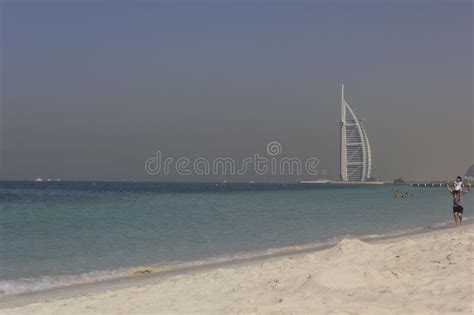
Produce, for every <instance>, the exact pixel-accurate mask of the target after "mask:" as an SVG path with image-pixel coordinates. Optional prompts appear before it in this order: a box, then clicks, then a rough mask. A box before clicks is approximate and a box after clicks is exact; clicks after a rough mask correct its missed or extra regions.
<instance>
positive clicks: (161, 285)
mask: <svg viewBox="0 0 474 315" xmlns="http://www.w3.org/2000/svg"><path fill="white" fill-rule="evenodd" d="M473 239H474V225H472V224H468V225H465V226H462V227H460V228H449V229H442V230H436V231H432V232H428V233H423V234H417V235H408V236H403V237H398V238H394V239H389V240H384V241H378V242H375V243H370V244H368V243H365V242H362V241H359V240H356V239H345V240H343V241H341V242H340V243H339V244H338V245H337V246H335V247H333V248H330V249H327V250H322V251H317V252H311V253H301V254H294V255H288V256H284V257H273V258H270V259H266V260H262V261H256V262H255V261H254V262H250V263H248V264H244V265H235V266H226V267H224V268H216V269H213V270H201V271H196V272H190V273H186V274H183V275H174V276H171V277H162V278H160V277H157V278H156V279H154V280H153V281H152V282H151V283H149V284H146V285H136V286H130V287H127V288H120V289H114V290H107V291H104V292H88V293H86V292H83V293H82V294H80V295H78V296H73V297H69V298H48V299H43V300H41V301H36V302H34V303H32V304H29V305H23V306H20V307H16V308H9V309H0V313H1V314H5V315H7V314H184V313H197V314H235V313H237V314H240V313H241V314H415V313H416V314H451V313H453V314H454V313H455V314H472V313H473V310H474V308H473V301H474V299H473V297H474V291H473V279H474V277H473V275H474V269H473V268H474V261H473V255H472V246H473V245H472V244H473ZM150 277H153V276H152V275H150Z"/></svg>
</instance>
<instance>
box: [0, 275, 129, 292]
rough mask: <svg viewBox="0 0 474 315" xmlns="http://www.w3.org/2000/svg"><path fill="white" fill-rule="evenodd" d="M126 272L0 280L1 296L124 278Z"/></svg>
mask: <svg viewBox="0 0 474 315" xmlns="http://www.w3.org/2000/svg"><path fill="white" fill-rule="evenodd" d="M127 274H128V273H127V271H126V270H121V269H117V270H112V271H92V272H88V273H84V274H80V275H58V276H40V277H32V278H20V279H15V280H0V294H1V295H15V294H25V293H31V292H36V291H43V290H48V289H54V288H58V287H64V286H70V285H75V284H84V283H93V282H98V281H104V280H110V279H115V278H118V277H122V276H126V275H127Z"/></svg>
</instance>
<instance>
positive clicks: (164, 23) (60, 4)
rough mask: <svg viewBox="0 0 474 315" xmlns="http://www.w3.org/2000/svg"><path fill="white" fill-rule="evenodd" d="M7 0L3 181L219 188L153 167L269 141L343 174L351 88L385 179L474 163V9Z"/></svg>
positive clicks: (446, 172)
mask: <svg viewBox="0 0 474 315" xmlns="http://www.w3.org/2000/svg"><path fill="white" fill-rule="evenodd" d="M1 3H2V4H0V8H1V24H0V26H1V41H0V49H1V50H0V53H1V68H0V74H1V110H2V112H1V117H0V124H1V138H2V140H1V142H0V144H1V146H0V147H1V158H0V161H1V164H0V179H32V178H34V177H36V176H40V177H43V178H62V179H73V180H89V179H90V180H190V179H198V180H215V179H219V180H220V179H222V177H190V178H188V177H182V176H181V177H180V176H177V175H175V174H171V175H169V176H162V175H161V176H160V175H156V176H150V175H147V174H146V173H145V171H144V162H145V160H146V159H147V158H148V157H150V156H153V155H154V153H155V152H156V151H157V150H160V151H161V152H162V153H163V155H164V156H173V157H180V156H183V157H188V158H190V159H193V158H196V157H200V156H203V157H207V158H210V159H212V158H214V157H217V156H229V157H233V158H235V159H237V160H239V159H242V158H243V157H245V156H248V155H250V156H253V155H254V154H255V153H261V154H264V153H265V147H266V145H267V143H268V142H269V141H272V140H275V141H279V142H280V143H281V144H282V146H283V154H284V155H286V156H296V157H300V158H306V157H317V158H318V159H319V160H320V164H319V168H320V169H325V170H327V172H328V174H327V176H324V177H329V178H338V176H339V172H338V167H339V149H338V145H339V133H338V132H339V129H338V123H337V122H338V120H339V110H340V105H339V103H340V84H341V83H344V84H345V89H346V99H347V101H348V103H349V104H350V105H351V106H352V107H353V108H354V110H355V111H356V114H357V115H358V116H359V117H361V118H366V119H367V120H366V129H367V133H368V136H369V140H370V142H371V145H372V149H373V159H374V167H373V175H374V176H375V177H378V178H381V179H393V178H395V177H398V176H402V177H404V178H407V179H441V178H454V176H456V175H458V174H464V172H465V171H466V170H467V169H468V167H469V166H470V165H471V164H472V163H473V80H472V73H473V69H474V68H473V30H472V27H473V23H472V16H473V5H472V2H471V1H449V2H448V1H415V2H413V1H406V2H395V1H388V2H383V1H360V2H356V1H336V2H330V1H325V2H323V1H296V3H295V2H292V1H289V0H288V1H278V2H276V1H275V2H272V1H242V2H239V1H224V3H220V4H219V2H217V1H199V0H197V1H186V2H184V1H179V2H178V4H176V3H175V4H172V1H139V2H134V1H123V2H122V4H112V3H110V2H106V1H87V2H85V3H79V2H77V1H49V2H48V1H38V2H33V1H19V2H18V1H16V2H14V1H7V2H5V1H3V2H1ZM226 178H227V179H229V178H228V177H226ZM306 178H307V177H306ZM252 179H253V180H256V181H259V180H268V181H273V180H275V181H281V180H285V179H295V177H291V178H287V177H278V176H276V177H273V176H264V177H256V176H255V175H252V174H248V175H247V176H240V177H235V178H233V179H232V178H230V180H252Z"/></svg>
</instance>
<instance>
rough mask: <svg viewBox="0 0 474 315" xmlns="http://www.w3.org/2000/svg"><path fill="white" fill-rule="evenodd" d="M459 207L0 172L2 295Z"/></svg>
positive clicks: (261, 250)
mask: <svg viewBox="0 0 474 315" xmlns="http://www.w3.org/2000/svg"><path fill="white" fill-rule="evenodd" d="M396 190H398V191H400V192H401V193H402V196H403V198H400V199H396V198H394V193H395V191H396ZM466 197H467V199H469V197H470V196H469V197H468V196H466ZM471 204H472V203H471ZM466 205H468V202H467V200H466ZM451 206H452V200H451V196H450V195H449V194H448V193H447V192H446V189H445V188H425V187H411V186H408V185H407V186H395V185H343V184H291V183H286V184H285V183H277V184H265V183H140V182H64V181H63V182H26V181H24V182H22V181H2V182H0V296H2V295H3V296H7V295H21V294H29V293H31V292H36V291H42V290H48V289H52V288H58V287H65V286H71V285H77V284H83V283H92V282H98V281H104V280H110V279H117V278H120V277H127V276H130V275H133V274H135V273H137V272H140V271H143V270H147V269H148V270H153V271H157V270H158V271H160V270H173V269H174V268H177V269H179V268H183V267H186V266H188V267H189V266H201V265H206V264H209V263H216V262H232V261H237V260H239V259H245V258H253V257H261V256H262V257H264V256H267V255H272V254H274V253H278V252H279V251H281V250H287V251H290V252H291V251H292V250H301V249H317V248H320V247H324V246H326V247H327V246H329V245H332V244H336V243H337V242H339V241H340V240H341V239H343V238H348V237H349V238H355V237H356V238H364V239H370V238H377V237H384V236H395V235H402V234H405V233H413V232H416V231H422V230H424V229H431V228H437V227H442V226H450V225H453V223H452V210H451ZM466 208H469V207H466ZM471 214H472V209H466V211H465V217H467V219H468V217H469V216H471Z"/></svg>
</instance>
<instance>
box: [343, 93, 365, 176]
mask: <svg viewBox="0 0 474 315" xmlns="http://www.w3.org/2000/svg"><path fill="white" fill-rule="evenodd" d="M341 93H342V94H341V180H342V181H365V180H368V179H370V172H371V168H372V156H371V152H370V144H369V139H368V138H367V133H366V132H365V128H364V124H363V121H362V120H359V119H357V116H356V115H355V113H354V111H353V110H352V108H351V107H350V106H349V104H347V102H346V100H345V99H344V85H342V91H341Z"/></svg>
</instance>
